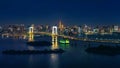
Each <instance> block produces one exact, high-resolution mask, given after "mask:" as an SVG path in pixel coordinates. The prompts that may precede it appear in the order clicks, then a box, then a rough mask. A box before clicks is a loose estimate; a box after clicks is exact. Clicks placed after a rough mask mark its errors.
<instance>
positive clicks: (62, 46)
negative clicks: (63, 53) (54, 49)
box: [59, 44, 70, 49]
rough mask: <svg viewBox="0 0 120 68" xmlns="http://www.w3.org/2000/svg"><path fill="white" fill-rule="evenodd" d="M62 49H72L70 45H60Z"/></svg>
mask: <svg viewBox="0 0 120 68" xmlns="http://www.w3.org/2000/svg"><path fill="white" fill-rule="evenodd" d="M59 45H60V48H62V49H68V48H69V47H70V44H59Z"/></svg>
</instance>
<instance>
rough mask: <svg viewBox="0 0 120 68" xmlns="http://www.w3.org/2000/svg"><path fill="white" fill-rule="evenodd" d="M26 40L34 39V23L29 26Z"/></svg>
mask: <svg viewBox="0 0 120 68" xmlns="http://www.w3.org/2000/svg"><path fill="white" fill-rule="evenodd" d="M28 41H34V25H32V26H31V27H29V39H28Z"/></svg>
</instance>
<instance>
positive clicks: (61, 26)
mask: <svg viewBox="0 0 120 68" xmlns="http://www.w3.org/2000/svg"><path fill="white" fill-rule="evenodd" d="M58 28H59V31H60V34H61V33H62V31H63V28H64V25H63V24H62V22H61V20H60V21H59V25H58Z"/></svg>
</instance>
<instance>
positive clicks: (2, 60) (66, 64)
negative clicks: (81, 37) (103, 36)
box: [0, 38, 120, 68]
mask: <svg viewBox="0 0 120 68" xmlns="http://www.w3.org/2000/svg"><path fill="white" fill-rule="evenodd" d="M44 39H45V38H44ZM46 39H47V38H46ZM90 44H91V45H92V46H97V45H99V44H101V43H90ZM102 44H104V43H102ZM106 44H107V43H106ZM87 45H88V43H86V42H82V41H71V44H69V45H65V44H59V45H58V46H51V47H33V46H27V45H26V44H25V40H17V39H0V68H120V55H116V56H107V55H96V54H89V53H86V52H85V49H86V47H87ZM108 45H115V44H111V43H108ZM44 48H62V49H64V50H66V52H65V53H63V54H40V55H3V54H2V53H1V52H2V51H3V50H7V49H16V50H25V49H26V50H27V49H29V50H33V49H44Z"/></svg>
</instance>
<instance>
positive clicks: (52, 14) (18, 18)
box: [0, 0, 120, 25]
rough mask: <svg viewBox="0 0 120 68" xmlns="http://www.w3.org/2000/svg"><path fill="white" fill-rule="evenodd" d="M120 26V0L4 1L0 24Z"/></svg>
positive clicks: (2, 0)
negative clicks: (60, 23) (59, 23)
mask: <svg viewBox="0 0 120 68" xmlns="http://www.w3.org/2000/svg"><path fill="white" fill-rule="evenodd" d="M60 19H61V20H62V22H63V23H64V24H66V25H68V24H69V25H70V24H71V25H73V24H74V25H75V24H76V25H79V24H80V25H81V24H88V25H104V24H105V25H109V24H118V25H120V24H119V23H120V1H119V0H0V24H8V23H11V24H13V23H16V24H17V23H18V24H20V23H25V24H31V23H35V24H53V25H54V24H57V23H58V21H59V20H60Z"/></svg>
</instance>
